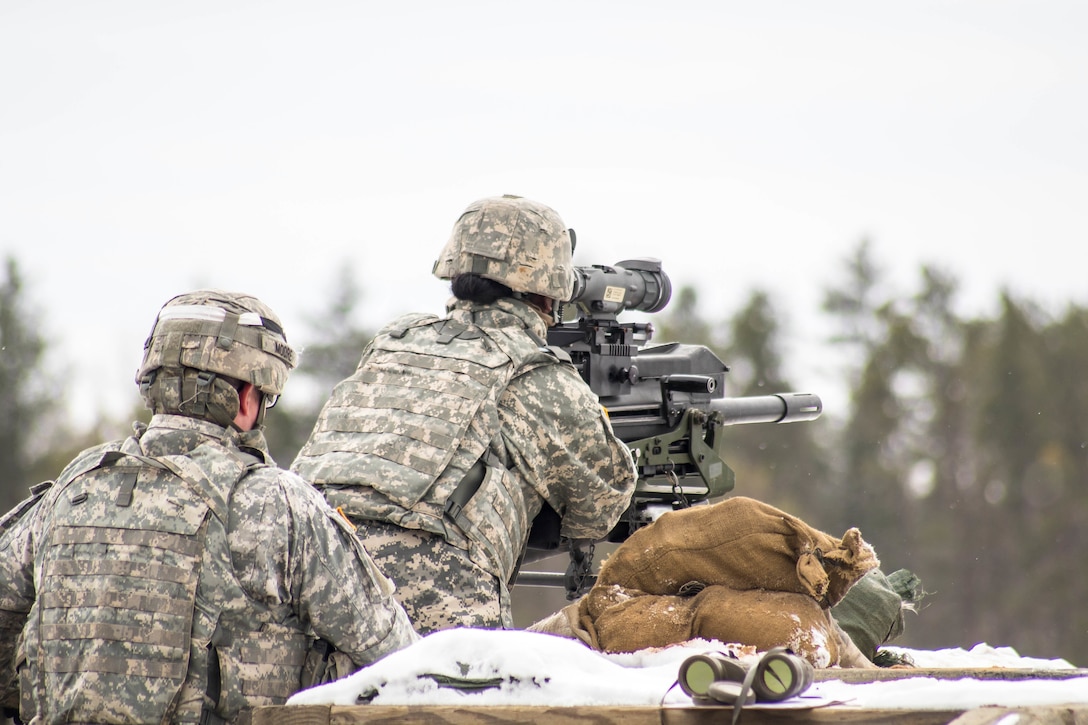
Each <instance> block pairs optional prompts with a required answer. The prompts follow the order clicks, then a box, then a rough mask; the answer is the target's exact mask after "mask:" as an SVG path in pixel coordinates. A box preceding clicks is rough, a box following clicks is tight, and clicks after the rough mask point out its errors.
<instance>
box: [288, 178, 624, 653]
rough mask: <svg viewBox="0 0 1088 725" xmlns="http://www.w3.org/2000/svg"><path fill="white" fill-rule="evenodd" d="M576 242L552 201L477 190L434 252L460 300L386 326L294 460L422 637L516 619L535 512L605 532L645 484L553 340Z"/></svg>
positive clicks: (569, 534)
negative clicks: (388, 583)
mask: <svg viewBox="0 0 1088 725" xmlns="http://www.w3.org/2000/svg"><path fill="white" fill-rule="evenodd" d="M572 246H573V244H572V236H571V232H570V231H569V230H568V229H567V228H566V226H565V225H564V224H563V221H562V219H560V217H559V215H558V214H556V212H555V211H554V210H552V209H550V208H548V207H547V206H544V205H543V204H539V203H537V202H534V201H530V200H528V199H523V198H520V197H516V196H503V197H494V198H487V199H482V200H480V201H477V202H475V203H474V204H471V205H470V206H469V207H468V208H467V209H466V210H465V211H464V213H463V214H462V215H461V217H460V218H459V219H458V221H457V223H456V224H455V225H454V227H453V233H452V234H451V236H450V239H449V242H448V243H447V244H446V246H445V248H444V249H443V250H442V253H441V254H440V256H439V258H438V260H437V261H436V262H435V265H434V274H435V276H437V277H438V278H440V279H443V280H450V282H451V289H452V292H453V295H454V299H453V300H452V301H451V303H450V304H449V307H448V309H447V314H446V315H445V316H442V317H438V316H435V315H427V314H409V315H405V316H403V317H401V318H398V319H396V320H394V321H393V322H391V323H389V324H388V325H386V326H385V327H384V328H383V329H382V330H381V331H380V332H379V333H378V334H377V335H376V336H375V338H374V339H373V340H372V341H371V343H370V344H369V345H368V346H367V347H366V349H365V350H364V351H363V355H362V359H361V361H360V363H359V366H358V368H357V370H356V371H355V373H354V374H352V375H351V376H350V377H348V378H347V379H345V380H343V381H342V382H341V383H340V384H338V385H337V386H336V388H335V389H334V391H333V393H332V396H331V397H330V399H329V400H328V402H327V403H326V404H325V406H324V408H323V410H322V411H321V414H320V415H319V417H318V420H317V424H316V425H315V427H314V429H313V431H312V433H311V435H310V438H309V440H308V441H307V443H306V444H305V446H303V448H302V450H301V451H300V452H299V455H298V457H297V458H296V459H295V461H294V463H293V464H292V469H293V470H294V471H296V472H298V473H299V474H300V475H301V476H302V477H303V478H305V479H307V480H309V481H310V482H311V483H313V484H314V485H315V486H317V487H318V488H319V489H320V490H321V491H322V492H323V493H324V494H325V497H326V499H327V500H328V501H329V502H330V503H331V504H332V505H333V506H334V507H338V508H339V509H340V510H342V511H344V512H346V513H347V515H348V516H349V518H351V520H352V522H353V523H354V524H355V525H356V527H357V533H358V535H359V536H360V537H361V538H362V539H363V541H364V543H365V544H366V546H367V550H368V551H369V552H370V553H371V555H372V556H373V557H374V559H375V561H376V562H377V563H378V564H379V566H381V567H382V569H383V570H384V571H385V573H386V574H387V575H388V576H390V577H391V578H392V579H393V580H394V581H395V582H396V584H397V596H398V597H399V598H400V600H401V602H402V603H403V604H404V606H405V609H407V611H408V614H409V616H410V617H411V619H412V621H413V623H414V625H415V627H416V629H417V630H418V631H420V632H421V633H427V632H431V631H434V630H439V629H445V628H448V627H454V626H472V627H493V628H497V627H503V628H510V627H512V626H513V621H512V617H511V611H510V591H509V586H510V585H511V584H512V582H513V580H514V578H515V577H516V574H517V569H518V567H519V565H520V562H521V559H522V557H523V555H524V552H525V549H526V543H527V540H528V535H529V530H530V526H531V524H532V522H533V520H534V518H536V517H537V515H538V514H540V513H541V512H542V511H547V510H548V509H550V510H551V511H553V512H554V513H557V514H558V515H559V516H560V517H561V518H562V527H561V534H562V536H563V537H564V538H565V539H566V540H567V541H568V542H581V541H584V540H596V539H599V538H601V537H603V536H604V535H605V534H607V532H608V531H609V530H610V529H611V528H612V527H613V525H614V524H615V523H616V521H617V520H618V518H619V517H620V515H621V514H622V513H623V512H624V511H625V510H626V508H627V505H628V503H629V501H630V498H631V495H632V493H633V491H634V484H635V471H634V465H633V463H632V460H631V455H630V452H629V451H628V450H627V447H626V446H625V445H624V444H623V442H622V441H620V440H619V439H618V438H617V437H616V436H615V435H614V433H613V431H612V427H611V425H610V423H609V421H608V418H607V416H606V415H605V413H604V411H603V409H602V408H601V406H600V404H599V403H598V401H597V398H596V396H595V395H594V394H593V393H592V391H590V389H589V387H588V386H587V385H586V384H585V382H584V381H583V380H582V378H581V377H580V376H579V374H578V372H577V371H576V370H575V369H574V367H573V366H572V365H571V364H570V362H569V359H565V356H564V354H563V353H562V352H561V351H557V350H553V349H551V348H549V347H548V345H547V342H546V336H547V328H548V327H549V326H550V325H552V324H554V323H555V322H556V321H557V316H558V309H557V308H558V305H559V303H560V302H562V301H565V300H569V298H570V296H571V294H572V291H573V282H574V278H573V274H574V271H573V265H572V261H571V260H572V251H573V250H572Z"/></svg>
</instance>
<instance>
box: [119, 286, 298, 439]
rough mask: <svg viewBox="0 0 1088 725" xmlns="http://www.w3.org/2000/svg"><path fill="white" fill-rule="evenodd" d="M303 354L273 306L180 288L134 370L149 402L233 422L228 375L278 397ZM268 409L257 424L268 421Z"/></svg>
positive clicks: (233, 395)
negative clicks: (180, 291)
mask: <svg viewBox="0 0 1088 725" xmlns="http://www.w3.org/2000/svg"><path fill="white" fill-rule="evenodd" d="M297 361H298V356H297V354H296V353H295V351H294V349H293V348H292V347H291V346H290V345H289V344H288V343H287V338H286V336H285V335H284V332H283V327H282V326H281V324H280V321H279V318H278V317H276V315H275V313H274V312H273V311H272V309H271V308H269V307H268V306H267V305H265V304H264V303H263V302H261V301H260V300H258V299H257V298H255V297H252V296H250V295H246V294H239V293H235V292H225V291H222V290H199V291H196V292H189V293H186V294H183V295H178V296H177V297H174V298H173V299H171V300H170V301H168V302H167V303H166V304H165V305H163V307H162V309H160V310H159V314H158V316H157V317H156V318H155V325H154V326H153V327H152V329H151V333H150V334H149V335H148V338H147V341H146V342H145V343H144V358H143V361H142V362H141V363H140V367H139V369H138V370H137V372H136V383H137V385H139V386H140V395H141V396H142V398H143V400H144V403H145V404H146V405H147V408H148V409H149V410H151V411H152V412H155V413H173V414H181V415H187V416H191V417H195V418H206V419H208V420H212V421H214V422H216V423H219V424H220V425H223V426H229V425H230V424H231V421H232V420H233V419H234V416H235V415H236V414H237V412H238V395H237V391H235V389H234V387H233V385H232V384H231V383H230V380H240V381H242V382H243V383H252V384H253V385H254V386H255V387H256V388H257V389H258V390H260V391H261V393H263V394H264V395H266V396H278V395H280V394H281V393H282V392H283V388H284V385H285V384H286V383H287V376H288V373H289V372H290V370H291V369H292V368H294V367H295V365H296V364H297ZM263 420H264V418H263V412H262V416H261V418H260V419H259V423H263Z"/></svg>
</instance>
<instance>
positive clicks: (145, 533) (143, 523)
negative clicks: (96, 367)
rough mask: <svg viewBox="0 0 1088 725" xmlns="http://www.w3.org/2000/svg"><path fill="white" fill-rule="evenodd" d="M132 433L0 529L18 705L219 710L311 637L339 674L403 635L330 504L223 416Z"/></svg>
mask: <svg viewBox="0 0 1088 725" xmlns="http://www.w3.org/2000/svg"><path fill="white" fill-rule="evenodd" d="M138 436H139V437H138V438H129V439H126V440H124V441H115V442H113V443H108V444H104V445H101V446H97V447H94V448H91V449H88V450H86V451H84V452H83V453H82V454H80V456H78V457H77V458H76V459H75V460H74V461H73V462H72V463H71V464H69V466H68V467H67V468H66V469H65V470H64V472H62V473H61V475H60V477H59V478H58V479H57V483H56V484H55V485H54V486H53V488H52V489H51V490H50V491H49V493H48V494H47V495H46V496H45V497H44V498H42V499H41V501H40V502H39V503H38V504H37V505H36V506H35V507H34V509H33V511H32V512H31V513H30V515H27V516H25V517H23V518H22V519H21V520H20V522H19V524H18V525H16V526H15V527H13V528H12V529H11V530H10V532H9V535H5V537H4V538H3V539H2V540H0V543H2V544H3V546H4V548H5V550H4V551H3V552H0V582H2V583H0V612H6V613H9V615H10V614H11V613H15V614H18V613H22V614H23V616H24V617H25V619H26V626H25V628H24V630H23V633H22V639H21V641H20V643H19V647H18V652H17V655H16V657H17V661H18V672H19V683H20V691H21V692H20V695H21V711H22V712H21V717H22V719H23V720H24V721H31V718H33V722H35V723H59V722H67V721H83V722H97V723H117V722H126V721H143V722H158V721H160V720H161V721H163V722H193V723H195V722H201V721H202V720H201V718H202V715H203V717H204V720H203V721H204V722H210V723H216V722H221V721H232V720H235V719H237V717H238V716H239V715H240V714H241V713H243V712H246V711H248V710H249V709H251V708H253V707H256V706H260V705H274V704H282V703H283V702H285V700H286V699H287V697H289V696H290V695H291V694H293V693H294V692H296V691H297V690H299V689H300V688H301V686H302V685H303V684H304V683H305V684H308V683H309V682H310V680H309V679H308V678H309V677H311V675H312V668H313V667H314V666H319V665H320V664H321V662H323V661H324V657H322V656H320V655H321V654H323V653H324V651H325V650H326V648H325V643H328V644H331V645H332V646H333V647H335V648H336V650H338V651H339V652H340V654H338V655H336V656H335V658H334V660H333V661H334V663H336V664H337V665H338V666H340V667H341V668H342V669H341V671H340V672H339V674H340V675H343V674H346V673H345V672H344V671H343V669H353V668H355V667H359V666H362V665H365V664H368V663H370V662H372V661H374V660H376V659H378V658H379V657H381V656H383V655H385V654H387V653H388V652H391V651H393V650H395V649H399V648H401V647H403V646H406V645H408V644H410V643H411V642H413V641H415V640H416V639H417V636H416V634H415V633H414V632H413V631H412V629H411V626H410V624H409V623H408V620H407V616H406V615H405V613H404V611H403V609H402V608H401V607H400V606H399V605H398V604H397V603H396V602H395V601H394V600H393V598H392V596H391V594H392V585H391V584H390V582H389V581H388V580H387V579H386V578H385V577H384V576H382V575H381V574H380V573H379V572H378V571H377V569H376V567H375V566H374V564H373V563H372V562H371V560H370V559H369V557H368V556H367V555H366V553H365V552H364V551H363V550H362V548H361V546H360V545H359V543H358V541H357V539H356V537H355V536H354V535H352V533H351V532H350V529H349V528H347V526H346V524H345V523H344V522H343V520H342V519H341V518H340V517H339V516H338V515H337V514H336V513H335V512H333V511H332V510H331V509H330V508H329V507H328V506H327V504H326V503H325V502H324V501H323V500H322V499H321V497H320V496H319V495H316V492H315V491H314V490H313V489H312V488H311V487H310V486H308V485H307V484H306V483H305V482H303V481H302V480H300V479H299V478H298V477H297V476H295V475H293V474H291V473H290V472H288V471H284V470H282V469H278V468H275V467H273V466H269V465H267V464H263V463H260V451H259V450H253V449H247V450H250V451H251V454H249V455H247V454H244V453H242V451H241V450H240V449H239V448H238V447H237V446H236V444H237V442H238V434H237V432H235V431H233V430H229V429H224V428H222V427H220V426H218V425H215V424H214V423H209V422H206V421H201V420H196V419H192V418H186V417H181V416H172V415H156V416H155V417H153V418H152V420H151V424H150V426H149V427H147V429H146V430H142V431H138ZM252 439H253V437H252V436H249V440H250V441H252ZM117 451H122V452H124V453H127V454H134V455H125V456H120V455H118V454H117V453H116V452H117ZM252 453H256V454H257V456H256V457H255V456H253V455H252ZM134 456H143V457H144V458H143V459H140V458H136V457H134ZM141 461H142V462H141ZM149 462H158V463H159V464H160V465H162V464H166V465H165V466H164V468H163V469H161V470H160V469H159V468H157V467H155V466H153V465H150V463H149ZM98 464H101V465H98ZM106 464H108V465H106ZM179 474H180V475H179ZM315 653H317V654H318V655H319V656H317V657H316V659H315ZM345 656H346V658H348V660H350V661H346V660H345V659H344V657H345ZM318 660H320V661H318ZM5 671H10V668H9V667H8V666H7V663H2V662H0V673H3V672H5Z"/></svg>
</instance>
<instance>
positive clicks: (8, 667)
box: [0, 497, 37, 712]
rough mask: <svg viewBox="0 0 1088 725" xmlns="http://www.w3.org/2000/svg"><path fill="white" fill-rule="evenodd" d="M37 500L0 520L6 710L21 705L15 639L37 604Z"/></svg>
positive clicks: (0, 688) (0, 671)
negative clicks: (34, 549) (33, 520)
mask: <svg viewBox="0 0 1088 725" xmlns="http://www.w3.org/2000/svg"><path fill="white" fill-rule="evenodd" d="M32 498H34V497H32ZM36 503H37V499H36V498H34V500H33V501H31V500H30V499H28V500H27V501H24V502H23V503H21V504H19V506H17V507H15V508H14V509H12V511H11V512H10V513H9V514H7V515H6V516H5V517H4V518H3V520H2V521H0V708H3V710H4V711H7V712H18V709H19V680H18V676H17V674H16V670H15V666H16V664H17V663H16V656H17V652H16V643H17V642H18V639H19V635H20V634H21V633H22V631H23V627H24V626H25V625H26V620H27V616H28V613H29V612H30V608H31V607H32V606H33V604H34V552H33V533H32V528H33V527H32V519H33V515H34V513H35V511H36V508H35V504H36Z"/></svg>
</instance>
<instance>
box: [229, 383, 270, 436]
mask: <svg viewBox="0 0 1088 725" xmlns="http://www.w3.org/2000/svg"><path fill="white" fill-rule="evenodd" d="M263 405H264V401H263V400H262V396H261V391H260V390H257V388H256V387H254V386H253V384H252V383H243V384H242V388H241V389H240V390H239V391H238V415H236V416H234V425H235V426H237V428H238V430H253V426H254V425H256V424H257V418H258V416H259V415H260V413H261V406H263Z"/></svg>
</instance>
